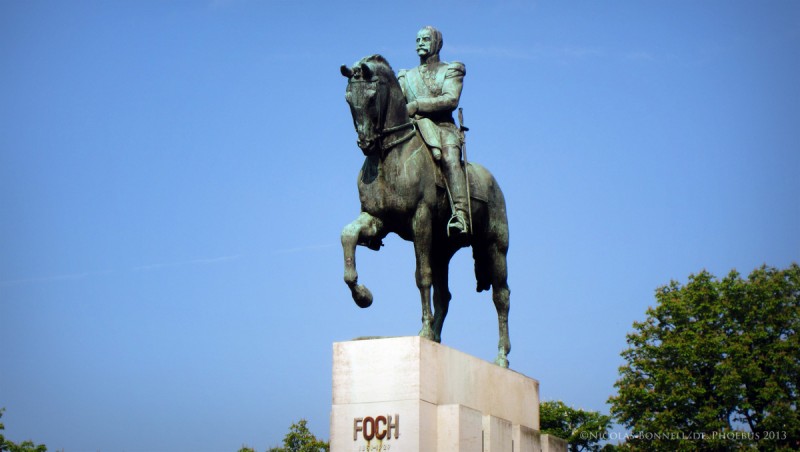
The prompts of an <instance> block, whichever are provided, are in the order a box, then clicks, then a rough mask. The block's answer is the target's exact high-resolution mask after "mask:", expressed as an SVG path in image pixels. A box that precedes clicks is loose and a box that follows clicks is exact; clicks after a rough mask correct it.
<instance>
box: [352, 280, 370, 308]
mask: <svg viewBox="0 0 800 452" xmlns="http://www.w3.org/2000/svg"><path fill="white" fill-rule="evenodd" d="M353 301H355V302H356V304H357V305H358V307H359V308H368V307H370V306H372V292H370V291H369V289H367V288H366V287H365V286H362V285H359V286H356V288H355V289H354V290H353Z"/></svg>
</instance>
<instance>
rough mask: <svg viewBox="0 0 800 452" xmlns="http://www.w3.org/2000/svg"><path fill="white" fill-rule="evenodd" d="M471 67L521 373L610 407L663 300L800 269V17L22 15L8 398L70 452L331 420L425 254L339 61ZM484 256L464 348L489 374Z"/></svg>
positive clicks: (571, 398) (7, 277) (9, 49)
mask: <svg viewBox="0 0 800 452" xmlns="http://www.w3.org/2000/svg"><path fill="white" fill-rule="evenodd" d="M427 24H431V25H434V26H436V27H438V28H439V29H440V30H441V31H442V32H443V34H444V42H445V43H444V48H443V50H442V58H443V59H444V60H447V61H453V60H458V61H462V62H464V63H465V64H466V68H467V75H466V78H465V81H464V93H463V96H462V102H461V105H462V107H463V108H464V116H465V121H466V123H467V125H468V126H470V128H471V131H470V132H469V137H468V151H469V157H470V159H471V160H474V161H477V162H480V163H482V164H484V165H485V166H486V167H488V168H489V169H490V170H491V171H492V172H493V173H494V174H495V176H496V177H497V179H498V180H499V181H500V184H501V187H502V188H503V190H504V192H505V195H506V201H507V203H508V211H509V223H510V228H511V249H510V252H509V271H510V274H509V284H510V287H511V321H510V327H511V342H512V351H511V354H510V356H509V358H510V361H511V367H512V368H513V369H515V370H517V371H519V372H522V373H524V374H526V375H528V376H531V377H533V378H536V379H539V380H540V382H541V397H542V399H543V400H553V399H558V400H563V401H565V402H566V403H568V404H570V405H574V406H576V407H580V408H585V409H592V410H600V411H603V412H606V413H607V412H608V409H609V408H608V406H607V405H606V400H607V399H608V397H609V396H610V395H612V394H613V393H614V388H613V384H614V382H615V381H616V379H617V376H618V374H617V368H618V366H620V365H621V364H622V359H621V358H620V356H619V353H620V352H621V351H622V350H623V349H624V348H625V346H626V343H625V334H626V333H628V332H629V331H631V330H632V323H633V322H634V321H635V320H642V319H644V317H645V310H646V309H647V307H648V306H650V305H652V304H653V303H654V296H653V294H654V290H655V289H656V288H657V287H658V286H660V285H664V284H667V283H669V281H670V280H672V279H675V280H678V281H683V282H685V281H686V279H687V277H688V275H689V274H691V273H696V272H699V271H700V270H702V269H707V270H709V271H710V272H712V273H714V274H716V275H717V276H720V277H721V276H724V275H725V274H727V272H728V271H730V270H731V269H733V268H736V269H738V270H739V271H740V272H742V273H745V274H747V273H749V272H750V271H751V270H752V269H754V268H756V267H758V266H761V265H762V264H765V263H766V264H768V265H772V266H776V267H786V266H788V265H789V264H790V263H791V262H793V261H795V262H796V261H797V260H798V258H800V236H799V235H798V231H800V201H798V199H799V198H800V177H798V173H800V83H799V82H798V81H800V3H798V2H796V1H781V0H778V1H771V2H755V1H744V2H743V1H727V0H726V1H704V2H695V1H670V2H651V1H606V2H597V1H585V2H528V1H499V2H488V1H469V0H459V1H439V2H418V1H405V2H392V3H391V4H389V3H386V4H384V3H383V2H368V1H342V2H302V1H288V0H287V1H246V0H210V1H196V2H192V1H171V2H157V1H141V2H139V1H137V2H134V1H128V2H117V1H114V2H108V1H91V0H79V1H71V2H58V1H35V0H34V1H21V0H8V1H4V2H0V64H1V65H2V70H0V99H2V101H0V124H1V125H0V208H1V209H2V210H1V211H0V406H4V407H6V408H7V411H6V414H5V416H3V419H2V421H3V422H4V423H5V426H6V432H5V433H6V435H7V436H8V437H9V438H10V439H12V440H14V441H22V440H24V439H28V438H30V439H33V440H34V441H36V442H37V443H44V444H46V445H47V446H48V447H49V448H50V450H57V449H62V448H63V449H64V450H66V451H67V452H75V451H98V450H100V451H150V450H152V451H161V450H193V451H226V450H227V451H233V450H236V449H237V448H238V447H240V446H241V445H242V444H243V443H246V444H249V445H250V446H254V447H256V448H257V449H259V450H263V449H266V448H267V447H268V446H272V445H277V444H279V443H280V441H281V439H282V437H283V435H284V434H285V433H286V431H287V430H288V427H289V425H290V424H291V423H292V422H294V421H296V420H298V419H300V418H303V417H305V418H307V419H308V420H309V426H310V428H311V430H312V431H313V432H314V433H316V434H317V435H318V436H321V437H323V438H327V437H328V434H329V426H328V422H329V411H330V403H331V362H332V356H331V348H332V343H333V342H336V341H343V340H349V339H351V338H355V337H358V336H368V335H387V336H388V335H414V334H416V333H417V332H418V330H419V328H420V321H419V319H420V315H421V313H420V306H419V301H418V295H417V290H416V287H415V284H414V278H413V271H414V259H413V249H412V246H411V244H409V243H407V242H403V241H402V240H400V239H399V238H397V237H396V236H391V237H389V239H387V240H386V246H385V247H384V248H383V249H382V250H381V251H380V252H378V253H375V252H373V251H370V250H367V249H365V248H359V251H358V253H359V254H358V259H359V260H358V263H359V266H360V268H359V270H360V280H361V281H362V282H364V283H365V284H367V285H368V286H369V287H370V288H371V290H372V291H373V293H374V295H375V303H374V304H373V306H372V307H371V308H369V309H366V310H362V309H359V308H358V307H357V306H356V305H355V304H354V303H353V301H352V300H351V298H350V293H349V291H348V290H347V288H346V286H345V284H344V283H343V281H342V275H343V270H342V252H341V249H340V244H339V234H340V232H341V230H342V227H343V226H344V225H345V224H347V223H349V222H350V221H352V220H353V219H354V218H355V217H356V216H357V214H358V212H359V204H358V197H357V191H356V175H357V172H358V170H359V168H360V166H361V163H362V161H363V155H362V154H361V151H360V150H359V149H358V148H357V147H356V145H355V140H356V135H355V132H354V130H353V125H352V121H351V118H350V114H349V109H348V107H347V104H346V103H345V101H344V89H345V79H344V78H342V76H341V75H340V74H339V66H340V65H341V64H343V63H347V64H352V63H353V62H354V61H357V60H358V59H360V58H361V57H363V56H366V55H370V54H373V53H380V54H382V55H384V56H385V57H386V58H387V59H388V60H389V61H390V62H391V63H392V66H393V67H394V68H395V70H399V69H401V68H410V67H413V66H415V65H416V64H418V60H417V57H416V54H415V52H414V38H415V36H416V32H417V30H418V29H419V28H420V27H421V26H423V25H427ZM471 265H472V264H471V254H470V253H469V252H466V251H462V252H461V253H459V254H458V255H457V256H456V258H455V259H454V260H453V264H452V266H451V269H452V270H451V289H452V292H453V295H454V299H453V301H452V303H451V307H450V313H449V316H448V319H447V322H446V324H445V328H444V334H443V342H444V343H445V344H446V345H448V346H451V347H454V348H457V349H459V350H462V351H464V352H466V353H469V354H472V355H475V356H478V357H480V358H483V359H486V360H493V359H494V356H495V354H496V343H497V328H496V315H495V311H494V306H493V305H492V302H491V298H490V296H489V295H488V294H486V293H482V294H476V293H475V292H474V284H475V282H474V277H473V273H472V266H471Z"/></svg>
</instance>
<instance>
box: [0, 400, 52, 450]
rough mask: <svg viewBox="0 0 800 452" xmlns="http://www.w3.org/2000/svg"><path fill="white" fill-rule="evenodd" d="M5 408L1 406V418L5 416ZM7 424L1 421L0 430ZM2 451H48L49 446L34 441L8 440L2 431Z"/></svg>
mask: <svg viewBox="0 0 800 452" xmlns="http://www.w3.org/2000/svg"><path fill="white" fill-rule="evenodd" d="M5 411H6V409H5V408H0V418H2V417H3V413H4V412H5ZM5 428H6V427H5V425H3V423H2V422H0V432H2V431H3V430H5ZM0 452H47V447H46V446H45V445H44V444H39V445H36V444H34V443H33V441H23V442H21V443H19V444H16V443H14V442H13V441H11V440H8V439H6V438H5V436H3V434H2V433H0Z"/></svg>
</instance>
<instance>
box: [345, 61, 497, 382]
mask: <svg viewBox="0 0 800 452" xmlns="http://www.w3.org/2000/svg"><path fill="white" fill-rule="evenodd" d="M432 48H433V47H432ZM437 63H438V61H437ZM442 64H443V63H442ZM460 67H462V68H463V65H461V66H460ZM443 71H444V79H445V80H446V79H447V73H448V72H450V73H453V70H451V69H448V68H444V69H443ZM341 72H342V75H344V76H345V77H347V79H348V83H347V91H346V95H345V97H346V100H347V103H348V104H349V105H350V111H351V113H352V116H353V123H354V125H355V129H356V132H357V135H358V146H359V148H361V150H362V151H363V152H364V154H365V155H366V159H365V162H364V165H363V167H362V168H361V171H360V172H359V177H358V193H359V198H360V200H361V213H360V215H359V216H358V218H356V219H355V220H354V221H353V222H352V223H350V224H348V225H347V226H346V227H345V228H344V230H343V231H342V248H343V250H344V280H345V283H347V285H348V287H349V288H350V291H351V294H352V297H353V300H354V301H355V302H356V304H357V305H358V306H360V307H362V308H366V307H368V306H370V305H371V304H372V293H371V292H370V291H369V289H367V288H366V287H365V286H364V285H361V284H358V273H357V271H356V245H362V246H366V247H368V248H370V249H372V250H376V251H377V250H379V249H380V247H381V246H382V245H383V238H384V237H386V236H387V235H388V234H389V233H392V232H393V233H395V234H397V235H399V236H400V237H401V238H403V239H404V240H408V241H411V242H413V243H414V252H415V255H416V265H417V266H416V273H415V276H416V283H417V287H418V288H419V293H420V299H421V302H422V330H421V331H420V333H419V334H420V336H423V337H426V338H428V339H431V340H434V341H437V342H441V334H442V326H443V324H444V319H445V316H446V315H447V310H448V306H449V303H450V299H451V294H450V290H449V288H448V267H449V263H450V260H451V258H452V257H453V255H454V254H455V253H456V251H458V250H459V249H460V248H461V247H463V246H465V245H466V246H471V247H472V255H473V258H474V260H475V277H476V279H477V291H478V292H481V291H484V290H489V289H492V299H493V301H494V305H495V308H496V310H497V319H498V327H499V337H500V338H499V342H498V355H497V359H496V361H495V362H496V363H497V364H498V365H500V366H503V367H508V357H507V355H508V353H509V351H510V349H511V344H510V341H509V336H508V311H509V289H508V283H507V263H506V254H507V252H508V220H507V216H506V205H505V199H504V197H503V192H502V191H501V190H500V187H499V185H498V184H497V181H496V180H495V178H494V177H493V176H492V174H491V173H489V171H488V170H486V168H484V167H483V166H481V165H478V164H475V163H470V164H468V165H466V167H467V170H468V171H469V178H468V180H469V183H470V193H471V194H472V200H471V203H469V204H471V205H470V207H471V214H472V223H473V224H472V230H471V231H470V234H449V233H448V223H449V222H450V220H451V218H452V216H453V215H452V210H451V205H450V201H449V200H448V197H447V195H446V189H445V188H444V186H446V185H447V184H445V183H444V180H443V179H444V178H442V176H441V175H442V172H445V173H446V172H447V170H446V169H445V170H444V171H442V170H440V169H439V165H438V163H437V161H436V160H435V157H434V156H433V153H432V150H433V149H435V147H433V148H432V146H431V145H428V144H426V143H425V140H423V137H422V134H421V133H420V132H419V130H418V128H417V126H418V124H419V122H418V121H416V119H415V118H417V116H418V115H413V114H412V115H409V110H408V108H409V106H410V107H411V108H412V109H413V108H415V107H414V105H415V102H416V109H417V112H415V113H419V112H420V111H423V112H427V111H428V110H427V106H426V102H428V101H429V100H430V99H431V98H430V97H417V98H416V99H414V100H412V101H411V102H408V97H407V96H408V92H406V93H404V92H403V89H402V87H401V84H400V82H399V81H398V78H397V77H396V76H395V73H394V71H393V70H392V68H391V66H390V65H389V63H388V62H387V61H386V60H385V59H384V58H383V57H382V56H380V55H372V56H369V57H365V58H363V59H362V60H360V61H358V62H357V63H355V64H354V65H353V66H351V67H348V66H342V67H341ZM456 72H457V71H456ZM437 74H442V72H437ZM408 77H409V71H406V82H407V83H408V80H409V78H408ZM437 77H441V75H437ZM460 77H463V69H462V70H461V75H460ZM451 78H458V76H456V77H451ZM420 83H425V82H424V81H421V82H420ZM457 89H458V90H459V91H460V82H459V87H458V88H457ZM418 93H419V92H418ZM457 98H458V96H456V100H457ZM451 105H453V104H451ZM455 105H457V102H456V104H455ZM453 108H455V107H453ZM451 113H452V109H451V110H450V112H449V113H448V114H449V115H450V120H449V121H448V120H447V119H446V115H445V114H441V116H438V117H436V123H437V124H438V125H440V123H447V124H452V114H451ZM430 117H434V115H433V114H431V115H430V116H429V118H430ZM448 127H449V126H448ZM440 139H441V141H442V142H443V143H444V145H443V147H444V149H441V150H440V151H444V153H447V152H448V150H447V149H446V148H447V147H448V146H449V145H451V144H453V143H452V142H451V141H449V140H451V138H449V137H440ZM446 159H447V157H446V156H445V157H444V159H443V160H446ZM457 164H458V168H457V169H461V171H463V167H462V164H461V162H460V158H459V161H458V162H457ZM442 166H446V165H442ZM451 176H452V174H451ZM462 177H463V174H462ZM465 179H466V178H465ZM465 183H466V182H465ZM450 185H453V184H452V183H451V184H450ZM464 191H465V193H466V187H465V190H464ZM465 204H466V203H465ZM464 226H466V225H464ZM431 301H432V302H433V310H432V309H431Z"/></svg>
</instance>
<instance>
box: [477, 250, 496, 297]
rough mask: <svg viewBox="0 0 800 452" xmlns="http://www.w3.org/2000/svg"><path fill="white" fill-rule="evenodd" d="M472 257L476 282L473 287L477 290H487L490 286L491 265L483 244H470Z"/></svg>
mask: <svg viewBox="0 0 800 452" xmlns="http://www.w3.org/2000/svg"><path fill="white" fill-rule="evenodd" d="M472 258H473V259H474V260H475V279H476V280H477V282H478V285H477V287H476V288H475V290H476V291H478V292H483V291H484V290H489V289H491V287H492V265H491V261H490V258H489V253H488V252H487V249H486V245H485V244H473V245H472Z"/></svg>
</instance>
